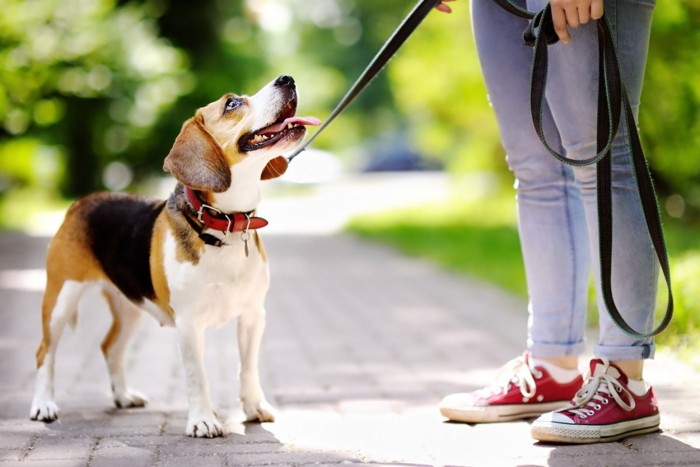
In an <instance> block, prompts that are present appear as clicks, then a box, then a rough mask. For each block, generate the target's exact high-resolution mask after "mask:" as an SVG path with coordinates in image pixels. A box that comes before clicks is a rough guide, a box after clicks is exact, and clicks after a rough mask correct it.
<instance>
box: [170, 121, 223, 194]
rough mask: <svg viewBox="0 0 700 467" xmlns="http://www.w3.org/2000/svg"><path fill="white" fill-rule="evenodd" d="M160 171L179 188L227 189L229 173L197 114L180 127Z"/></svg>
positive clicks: (220, 153) (219, 147)
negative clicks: (170, 177)
mask: <svg viewBox="0 0 700 467" xmlns="http://www.w3.org/2000/svg"><path fill="white" fill-rule="evenodd" d="M163 170H167V171H168V172H170V173H172V174H173V175H174V176H175V178H177V179H178V181H180V182H181V183H182V184H183V185H186V186H188V187H190V188H192V189H195V190H202V191H213V192H216V193H221V192H223V191H226V190H227V189H228V188H229V186H231V171H230V169H229V166H228V163H227V162H226V156H225V155H224V152H223V150H222V149H221V146H219V143H217V142H216V140H214V137H213V136H212V135H211V133H209V132H208V131H207V130H206V128H204V119H203V117H202V116H201V115H199V114H197V115H195V116H194V117H193V118H191V119H189V120H187V121H186V122H185V123H184V124H183V125H182V130H180V134H179V135H178V136H177V138H176V139H175V143H174V144H173V147H172V149H170V153H169V154H168V156H167V157H166V158H165V162H164V163H163Z"/></svg>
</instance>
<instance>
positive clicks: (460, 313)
mask: <svg viewBox="0 0 700 467" xmlns="http://www.w3.org/2000/svg"><path fill="white" fill-rule="evenodd" d="M433 182H434V180H433V181H429V182H428V184H430V183H433ZM362 183H363V184H364V185H363V186H364V188H363V189H362V190H358V186H357V185H356V184H355V185H352V184H351V185H346V189H343V188H342V186H343V184H342V183H341V184H336V185H335V188H333V189H329V190H331V191H324V190H320V191H317V192H316V193H315V194H314V195H313V196H311V195H308V194H305V195H304V196H301V197H300V198H299V201H298V202H292V201H290V199H287V198H284V199H281V200H279V202H276V201H274V199H273V200H272V201H269V202H268V204H267V207H268V210H267V211H264V214H262V212H261V215H264V216H265V217H266V218H267V219H268V220H270V222H271V225H270V228H269V231H263V232H261V233H262V234H263V236H264V239H265V244H266V247H267V250H268V255H269V257H270V263H271V273H272V287H271V290H270V293H269V295H268V300H267V304H266V305H267V312H268V319H267V323H268V324H267V330H266V333H265V338H264V341H263V347H262V351H261V354H262V355H261V362H260V368H261V377H262V384H263V388H264V389H265V391H266V394H267V398H268V400H269V401H270V402H271V403H272V404H273V405H274V406H275V407H276V408H277V410H278V412H279V416H278V419H277V420H276V421H275V422H274V423H263V424H247V423H243V422H242V420H243V414H242V411H241V408H240V405H239V403H238V400H237V393H238V381H237V377H236V375H237V348H236V345H235V324H231V325H228V326H226V327H224V328H222V329H218V330H212V331H209V333H208V334H207V339H206V363H207V371H208V375H209V382H210V388H211V392H212V398H213V400H214V403H215V406H216V408H217V412H218V414H219V417H220V418H221V419H222V420H225V428H226V432H227V433H226V436H225V437H223V438H218V439H204V440H202V439H192V438H189V437H187V436H185V434H184V429H185V422H186V410H187V404H186V399H185V388H184V377H183V370H182V366H181V363H180V358H179V353H178V349H177V342H176V336H175V333H174V331H173V329H170V328H160V327H159V326H158V325H157V324H156V323H155V320H153V319H152V318H150V317H146V318H144V320H143V324H142V327H141V329H140V330H139V332H138V334H137V336H136V338H135V340H134V342H133V345H132V348H131V352H130V357H129V359H128V369H127V372H128V374H129V376H130V378H131V385H132V386H133V387H134V388H135V389H137V390H139V391H141V392H142V393H145V394H146V395H147V396H148V398H149V404H148V406H147V407H146V408H143V409H124V410H117V409H115V408H114V406H113V403H112V400H111V397H110V393H109V381H108V377H107V372H106V368H105V365H104V363H103V359H102V355H101V352H100V351H99V344H100V341H101V340H102V337H103V335H104V333H105V332H106V330H107V327H108V325H109V318H108V315H109V313H108V311H107V310H106V308H105V305H104V304H103V303H102V302H101V301H100V299H99V297H98V296H88V297H86V298H85V300H83V302H82V303H81V309H80V313H79V318H78V325H77V327H76V329H75V330H74V331H70V330H67V331H66V332H65V333H64V337H63V339H62V341H61V346H60V348H59V352H58V358H57V365H56V400H57V402H58V404H59V406H60V408H61V414H60V418H59V420H58V421H57V422H54V423H51V424H44V423H41V422H33V421H30V420H29V417H28V415H29V405H30V402H31V397H32V392H33V384H34V382H33V378H34V352H35V350H36V347H37V345H38V343H39V338H40V302H41V293H42V289H43V286H44V271H43V267H44V266H43V261H44V254H45V250H46V246H47V243H48V240H49V239H48V237H47V236H44V235H28V234H26V233H12V232H4V233H1V234H0V317H1V318H2V321H0V323H1V325H0V467H4V466H15V465H18V466H52V467H54V466H56V467H63V466H89V467H98V466H128V467H137V466H188V467H190V466H193V467H196V466H200V465H201V466H239V465H241V466H257V465H265V466H302V465H345V464H350V465H352V464H367V465H410V466H418V465H420V466H423V465H431V466H446V465H455V466H545V465H551V466H575V465H586V466H589V465H592V466H623V465H630V466H631V465H634V466H647V465H649V466H651V465H658V466H667V465H699V466H700V375H699V374H698V373H696V372H693V371H692V370H691V369H689V368H688V367H687V366H686V365H684V364H683V363H682V362H680V361H678V360H677V359H675V358H674V356H673V354H672V353H671V352H670V351H661V352H659V354H658V355H657V358H656V359H655V360H653V361H650V362H649V363H648V364H647V367H646V368H647V370H646V375H647V379H648V380H650V381H651V382H652V383H653V385H654V388H655V390H656V392H657V395H658V397H659V406H660V409H661V414H662V420H661V431H660V432H659V433H656V434H651V435H645V436H639V437H635V438H630V439H626V440H622V441H619V442H614V443H607V444H600V445H589V446H562V445H551V444H541V443H536V442H534V441H533V440H532V439H531V438H530V436H529V430H530V425H529V423H530V422H529V421H517V422H511V423H502V424H481V425H467V424H457V423H449V422H446V421H445V419H443V418H442V417H441V416H440V414H439V412H438V410H437V404H438V403H439V401H440V399H441V398H442V397H443V396H444V395H445V394H448V393H451V392H458V391H466V390H472V389H476V388H478V387H480V386H483V385H485V384H487V383H489V382H490V381H491V378H492V377H493V376H494V375H495V372H496V371H497V369H498V367H499V366H500V365H502V364H503V363H505V362H506V361H507V360H509V359H511V358H512V357H514V356H516V355H518V354H519V353H521V352H522V350H523V348H524V342H525V328H526V321H527V316H526V312H525V309H526V304H525V302H524V300H523V299H522V298H520V297H515V296H512V295H510V294H508V293H506V292H504V291H503V290H500V289H498V288H496V287H494V286H492V285H490V284H487V283H483V282H480V281H478V280H472V279H469V278H464V277H461V276H456V275H453V274H450V273H447V272H445V271H442V270H440V269H437V268H436V267H434V266H432V265H431V264H429V263H427V262H424V261H422V260H418V259H413V258H407V257H405V256H402V255H400V254H398V253H396V252H395V251H393V250H391V249H389V248H387V247H384V246H380V245H376V244H371V243H367V242H364V241H361V240H359V239H357V238H354V237H352V236H350V235H348V234H345V233H342V231H340V230H339V226H340V225H341V224H342V217H343V216H342V215H339V211H342V209H341V208H339V206H340V205H341V204H342V203H340V201H342V200H346V198H348V199H351V200H354V201H353V202H354V203H355V204H354V205H353V206H354V207H351V208H344V209H346V214H347V213H349V212H350V211H353V212H354V211H356V210H357V209H358V208H357V203H358V202H359V203H360V204H362V203H363V202H362V201H358V197H357V196H358V193H359V192H360V191H361V192H362V193H364V194H365V195H366V194H368V193H372V190H378V189H379V188H378V185H377V184H373V183H370V182H367V181H366V180H365V181H363V182H362ZM392 183H393V182H392ZM382 186H384V187H386V186H387V184H386V183H384V184H383V185H382ZM410 186H411V187H412V188H415V187H416V184H415V183H413V182H412V183H411V184H410ZM389 187H390V190H394V191H393V192H394V194H396V192H395V190H396V189H397V187H398V185H392V184H391V183H389ZM404 188H405V185H404ZM408 191H412V190H407V191H406V192H408ZM423 193H426V192H425V191H423ZM430 193H433V194H435V193H436V190H430ZM399 198H403V197H399ZM369 199H371V197H369V198H368V200H369ZM276 203H277V204H276ZM350 204H352V203H350ZM370 204H372V206H371V207H372V208H376V206H375V205H374V203H369V202H368V203H367V205H366V206H365V207H367V208H368V209H369V208H370ZM314 209H317V210H316V211H315V210H314ZM300 212H303V213H305V215H306V217H305V218H304V219H303V220H304V222H297V221H298V220H299V213H300ZM286 222H289V229H285V228H284V227H283V226H284V225H285V223H286ZM273 226H275V227H273ZM266 229H267V228H266Z"/></svg>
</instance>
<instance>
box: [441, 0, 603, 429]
mask: <svg viewBox="0 0 700 467" xmlns="http://www.w3.org/2000/svg"><path fill="white" fill-rule="evenodd" d="M523 4H524V2H523ZM471 7H472V23H473V29H474V35H475V40H476V45H477V50H478V53H479V60H480V64H481V67H482V71H483V75H484V79H485V82H486V87H487V91H488V94H489V98H490V102H491V104H492V106H493V109H494V111H495V115H496V118H497V121H498V125H499V129H500V133H501V140H502V143H503V147H504V148H505V150H506V152H507V161H508V165H509V167H510V168H511V170H512V171H513V173H514V174H515V178H516V188H517V200H518V203H517V204H518V228H519V233H520V242H521V246H522V251H523V260H524V263H525V272H526V276H527V286H528V295H529V307H528V308H529V312H530V316H529V323H528V342H527V348H528V352H527V353H526V354H525V355H524V356H522V357H518V358H516V359H514V360H512V361H511V362H509V363H508V364H506V366H504V368H503V370H502V372H501V374H500V375H499V377H498V378H496V381H495V383H494V384H493V385H491V386H488V387H486V388H484V389H482V390H479V391H475V392H472V393H458V394H451V395H449V396H447V397H446V398H445V399H443V401H442V403H441V404H440V411H441V413H442V414H443V415H444V416H446V417H448V418H450V419H451V420H455V421H462V422H468V423H476V422H484V421H506V420H513V419H518V418H528V417H533V416H536V415H538V414H540V413H543V412H546V411H548V410H554V409H555V408H559V407H563V406H565V405H566V404H567V403H568V401H569V400H570V399H571V398H572V397H573V396H574V394H575V393H576V391H577V390H578V389H579V388H580V387H581V384H582V382H583V381H582V379H581V376H580V375H579V372H578V369H577V364H578V355H579V354H580V353H581V352H582V351H583V350H584V324H585V311H586V298H587V286H588V279H589V275H590V271H589V258H588V239H587V231H586V224H585V214H584V210H583V204H582V202H581V199H580V193H579V190H578V187H577V184H576V182H575V180H574V176H573V170H572V169H571V168H570V167H568V166H565V165H563V164H561V163H560V162H558V161H557V160H555V159H554V158H552V157H551V156H550V155H549V154H548V153H547V151H546V149H545V148H544V147H543V146H542V144H541V142H540V141H539V139H538V137H537V134H536V132H535V130H534V127H533V124H532V119H531V116H530V104H529V94H530V66H531V65H530V64H531V60H532V49H530V48H528V47H527V46H526V45H525V44H524V42H523V38H522V33H523V31H524V30H525V28H526V27H527V22H526V21H523V20H522V19H518V18H516V17H514V16H512V15H510V14H509V13H507V12H506V11H504V10H502V9H500V8H499V7H498V6H497V5H495V4H494V3H493V2H491V1H486V0H474V1H472V3H471ZM544 119H545V128H546V131H547V134H548V138H549V140H550V141H555V142H556V141H558V138H559V135H558V133H557V131H556V129H555V127H554V123H553V120H552V118H551V115H549V114H546V115H545V116H544ZM559 149H560V150H561V148H559Z"/></svg>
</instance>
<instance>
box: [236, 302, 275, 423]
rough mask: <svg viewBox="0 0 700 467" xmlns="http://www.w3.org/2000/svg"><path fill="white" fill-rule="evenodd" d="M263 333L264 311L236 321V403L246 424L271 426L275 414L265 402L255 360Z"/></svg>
mask: <svg viewBox="0 0 700 467" xmlns="http://www.w3.org/2000/svg"><path fill="white" fill-rule="evenodd" d="M264 330H265V310H264V309H262V308H261V309H260V310H259V311H257V312H255V313H250V314H244V315H242V316H241V317H240V318H239V319H238V351H239V354H240V359H241V367H240V383H241V394H240V399H241V403H242V404H243V411H244V412H245V416H246V420H247V421H260V422H274V421H275V410H274V409H273V408H272V406H271V405H270V404H269V403H268V402H267V400H265V394H263V390H262V386H261V385H260V374H259V372H258V359H259V356H260V343H261V341H262V336H263V332H264Z"/></svg>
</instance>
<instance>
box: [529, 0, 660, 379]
mask: <svg viewBox="0 0 700 467" xmlns="http://www.w3.org/2000/svg"><path fill="white" fill-rule="evenodd" d="M530 4H531V7H533V8H537V7H539V6H544V0H531V2H530ZM605 12H606V17H607V18H608V20H609V22H610V25H611V26H612V29H613V34H614V35H615V40H616V42H617V44H616V45H617V50H618V55H619V57H620V71H621V74H622V79H623V82H624V83H625V87H626V89H627V92H628V95H629V98H630V102H631V103H632V105H633V109H634V112H635V115H636V113H637V110H638V107H639V101H640V95H641V89H642V81H643V78H644V68H645V63H646V53H647V46H648V41H649V32H650V27H651V17H652V12H653V1H652V0H612V1H607V2H606V3H605ZM597 54H598V46H597V33H596V26H595V25H594V24H593V23H589V24H587V25H585V26H581V27H579V28H577V29H576V30H573V31H572V40H571V43H570V44H567V45H564V44H557V45H554V46H551V47H550V67H549V69H550V73H549V80H548V89H547V101H548V104H549V108H550V109H551V112H552V115H553V117H554V120H555V122H556V125H557V128H558V130H559V134H560V136H561V141H562V145H563V146H564V148H565V151H566V155H567V156H568V157H570V158H574V159H577V158H578V159H581V158H587V157H590V156H592V155H593V154H595V150H596V147H595V146H596V142H595V132H596V127H595V124H596V97H597V73H598V71H597V69H598V66H597ZM623 123H624V121H623V122H622V123H621V127H620V131H619V132H618V135H617V137H616V138H615V141H614V145H613V150H612V158H613V172H612V177H613V203H614V204H613V263H612V266H613V270H612V287H613V294H614V296H615V301H616V303H617V305H618V308H619V309H620V312H621V313H622V315H623V317H624V318H625V320H626V321H627V322H628V323H629V324H630V325H631V326H632V327H633V328H635V329H637V330H640V331H647V330H650V329H651V326H652V324H653V310H654V307H655V301H656V290H657V279H658V263H657V260H656V257H655V254H654V250H653V246H652V243H651V240H650V238H649V235H648V234H647V230H646V224H645V220H644V214H643V211H642V207H641V202H640V199H639V194H638V193H637V188H636V181H635V176H634V173H633V168H632V165H631V158H630V145H629V137H628V134H627V131H626V129H625V127H624V125H623ZM574 173H575V175H576V178H577V180H578V181H579V183H580V187H581V195H582V198H583V200H584V205H585V210H586V219H587V226H588V227H587V228H588V232H589V239H590V251H591V256H592V257H593V264H594V274H595V278H596V285H597V287H598V290H597V292H598V293H597V296H598V297H599V298H598V308H599V310H600V337H599V343H598V345H597V346H596V348H595V355H596V356H598V357H604V358H608V359H609V360H611V361H613V362H619V363H620V364H621V365H622V366H624V367H625V369H627V370H628V371H629V372H630V376H635V377H637V376H638V377H641V364H640V362H639V361H640V360H642V359H645V358H650V357H652V356H653V352H654V344H653V340H652V339H646V340H640V339H636V338H633V337H630V336H627V335H626V334H625V333H623V332H622V331H620V330H619V329H618V328H617V327H616V325H615V324H614V322H613V321H612V320H611V319H610V316H609V314H608V313H607V311H606V307H605V304H604V303H603V300H602V298H601V297H602V294H601V293H600V285H599V284H600V266H599V257H598V251H599V249H598V228H597V226H598V213H597V204H596V170H595V167H593V166H591V167H580V168H576V169H574Z"/></svg>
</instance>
